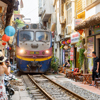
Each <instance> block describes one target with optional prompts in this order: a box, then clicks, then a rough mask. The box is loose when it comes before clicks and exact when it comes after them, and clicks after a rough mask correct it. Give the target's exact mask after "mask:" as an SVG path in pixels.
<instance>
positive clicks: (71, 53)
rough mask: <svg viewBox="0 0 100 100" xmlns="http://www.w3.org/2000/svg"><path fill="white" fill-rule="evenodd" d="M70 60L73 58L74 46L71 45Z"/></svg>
mask: <svg viewBox="0 0 100 100" xmlns="http://www.w3.org/2000/svg"><path fill="white" fill-rule="evenodd" d="M70 60H72V61H73V60H74V47H71V49H70Z"/></svg>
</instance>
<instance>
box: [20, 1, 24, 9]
mask: <svg viewBox="0 0 100 100" xmlns="http://www.w3.org/2000/svg"><path fill="white" fill-rule="evenodd" d="M23 7H24V5H23V0H20V8H23Z"/></svg>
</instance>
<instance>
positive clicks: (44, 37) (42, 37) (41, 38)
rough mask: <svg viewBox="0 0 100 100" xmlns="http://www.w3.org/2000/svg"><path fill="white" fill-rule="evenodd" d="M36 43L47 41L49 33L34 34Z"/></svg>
mask: <svg viewBox="0 0 100 100" xmlns="http://www.w3.org/2000/svg"><path fill="white" fill-rule="evenodd" d="M36 41H49V32H36Z"/></svg>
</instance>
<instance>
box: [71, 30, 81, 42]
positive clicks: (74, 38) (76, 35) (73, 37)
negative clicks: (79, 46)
mask: <svg viewBox="0 0 100 100" xmlns="http://www.w3.org/2000/svg"><path fill="white" fill-rule="evenodd" d="M79 39H80V34H79V32H75V33H72V34H71V44H74V43H77V42H78V41H79Z"/></svg>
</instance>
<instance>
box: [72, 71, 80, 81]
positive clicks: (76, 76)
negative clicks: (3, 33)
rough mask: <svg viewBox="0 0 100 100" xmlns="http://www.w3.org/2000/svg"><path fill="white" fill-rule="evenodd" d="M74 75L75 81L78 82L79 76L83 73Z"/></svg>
mask: <svg viewBox="0 0 100 100" xmlns="http://www.w3.org/2000/svg"><path fill="white" fill-rule="evenodd" d="M74 75H75V81H76V82H77V80H78V79H79V77H78V76H80V75H81V73H79V72H75V73H74ZM73 78H74V77H73Z"/></svg>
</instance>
